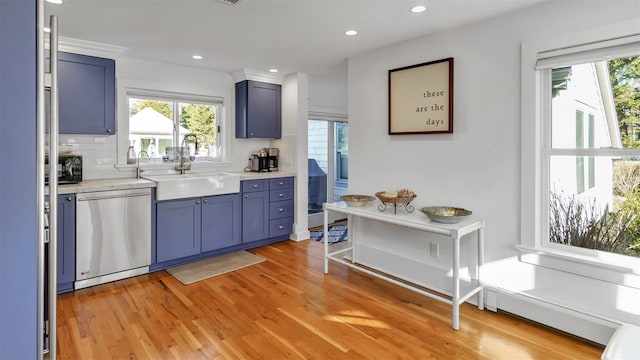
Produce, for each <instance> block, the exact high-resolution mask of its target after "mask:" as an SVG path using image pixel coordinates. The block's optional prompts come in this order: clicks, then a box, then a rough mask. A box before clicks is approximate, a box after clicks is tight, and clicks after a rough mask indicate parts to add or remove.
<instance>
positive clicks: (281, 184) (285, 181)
mask: <svg viewBox="0 0 640 360" xmlns="http://www.w3.org/2000/svg"><path fill="white" fill-rule="evenodd" d="M269 188H270V189H271V190H276V189H285V188H293V178H292V177H284V178H275V179H271V180H269Z"/></svg>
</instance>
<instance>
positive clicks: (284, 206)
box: [269, 200, 293, 219]
mask: <svg viewBox="0 0 640 360" xmlns="http://www.w3.org/2000/svg"><path fill="white" fill-rule="evenodd" d="M292 216H293V200H286V201H275V202H272V203H271V205H270V209H269V218H270V219H280V218H283V217H292Z"/></svg>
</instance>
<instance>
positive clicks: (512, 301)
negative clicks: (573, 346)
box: [485, 286, 620, 345]
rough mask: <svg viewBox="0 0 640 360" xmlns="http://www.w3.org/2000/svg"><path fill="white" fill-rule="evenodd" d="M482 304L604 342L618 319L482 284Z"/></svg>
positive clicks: (610, 334)
mask: <svg viewBox="0 0 640 360" xmlns="http://www.w3.org/2000/svg"><path fill="white" fill-rule="evenodd" d="M485 296H486V303H485V304H486V307H487V309H489V310H493V311H496V310H498V309H499V310H503V311H506V312H508V313H511V314H514V315H517V316H520V317H523V318H525V319H529V320H531V321H534V322H537V323H541V324H544V325H547V326H550V327H552V328H555V329H558V330H560V331H563V332H566V333H569V334H572V335H575V336H577V337H580V338H583V339H586V340H589V341H592V342H594V343H597V344H600V345H606V344H607V342H608V341H609V339H610V338H611V336H612V335H613V332H614V331H615V330H616V329H617V328H618V327H619V326H620V323H617V322H614V321H612V320H609V319H604V318H601V317H598V316H595V315H592V314H588V313H585V312H581V311H577V310H574V309H569V308H566V307H564V306H561V305H559V304H554V303H553V302H550V301H546V300H544V299H540V298H536V297H534V296H530V295H528V294H523V293H517V292H510V291H508V290H504V289H501V288H495V287H490V286H487V287H486V288H485Z"/></svg>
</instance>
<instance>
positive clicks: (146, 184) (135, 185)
mask: <svg viewBox="0 0 640 360" xmlns="http://www.w3.org/2000/svg"><path fill="white" fill-rule="evenodd" d="M234 174H238V175H239V176H240V180H257V179H272V178H279V177H289V176H295V175H296V173H295V172H293V171H273V172H237V173H234ZM152 187H156V183H155V182H153V181H151V180H146V179H136V178H117V179H96V180H84V181H82V182H81V183H78V184H69V185H59V186H58V193H59V194H75V193H83V192H91V191H108V190H126V189H140V188H152ZM46 193H47V194H48V193H49V191H48V189H47V190H46Z"/></svg>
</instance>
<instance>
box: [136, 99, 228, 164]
mask: <svg viewBox="0 0 640 360" xmlns="http://www.w3.org/2000/svg"><path fill="white" fill-rule="evenodd" d="M127 100H128V110H129V111H128V114H129V133H128V141H129V145H130V146H133V150H134V152H135V154H136V156H140V154H141V152H142V156H140V157H141V158H147V156H148V158H150V159H151V162H152V163H156V164H161V163H175V162H179V161H180V153H181V151H180V146H181V144H182V141H183V139H184V137H185V135H187V134H195V135H196V137H197V138H198V146H197V148H196V146H195V143H193V142H190V143H189V144H188V146H185V149H184V150H183V151H184V153H183V154H184V156H186V157H190V158H191V159H192V161H193V160H197V161H210V162H215V161H221V160H222V153H223V151H222V145H223V144H222V138H223V137H222V136H221V133H220V130H221V125H222V124H221V121H220V119H221V118H222V116H221V114H222V105H223V104H222V100H221V99H219V98H215V97H206V96H197V95H188V94H178V93H167V92H159V91H152V90H139V89H128V90H127ZM174 165H175V164H174Z"/></svg>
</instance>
